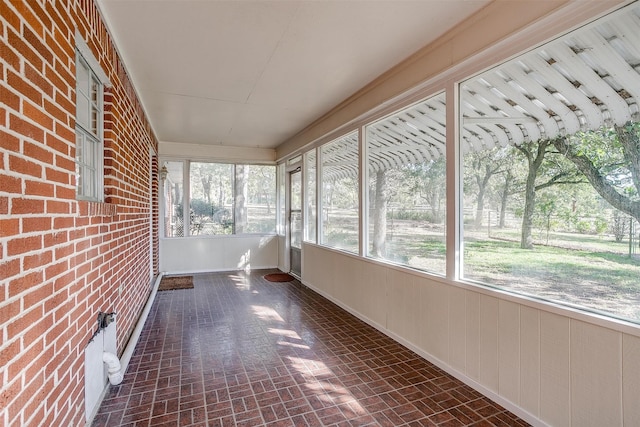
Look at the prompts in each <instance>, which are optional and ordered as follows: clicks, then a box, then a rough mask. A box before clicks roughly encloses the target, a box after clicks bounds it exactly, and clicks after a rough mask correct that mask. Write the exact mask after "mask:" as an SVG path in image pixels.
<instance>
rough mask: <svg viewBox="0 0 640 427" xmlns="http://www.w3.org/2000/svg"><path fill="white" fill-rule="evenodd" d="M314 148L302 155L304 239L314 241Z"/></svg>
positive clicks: (315, 181) (315, 219)
mask: <svg viewBox="0 0 640 427" xmlns="http://www.w3.org/2000/svg"><path fill="white" fill-rule="evenodd" d="M317 157H318V156H317V155H316V150H315V149H313V150H311V151H309V152H307V153H305V155H304V168H303V171H304V176H305V178H304V184H305V187H304V188H305V190H304V198H305V204H304V206H305V211H304V220H305V224H306V233H305V241H308V242H313V243H315V242H316V236H317V233H316V221H317V218H316V217H317V208H316V194H317V190H316V188H317V179H316V159H317Z"/></svg>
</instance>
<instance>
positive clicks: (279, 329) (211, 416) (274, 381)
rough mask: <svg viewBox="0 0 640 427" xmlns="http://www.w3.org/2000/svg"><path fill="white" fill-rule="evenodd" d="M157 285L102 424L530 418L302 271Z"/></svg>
mask: <svg viewBox="0 0 640 427" xmlns="http://www.w3.org/2000/svg"><path fill="white" fill-rule="evenodd" d="M269 272H273V271H266V270H262V271H253V272H251V273H245V272H231V273H209V274H198V275H195V276H194V289H184V290H173V291H162V292H158V294H157V297H156V300H155V302H154V304H153V306H152V308H151V312H150V314H149V318H148V319H147V322H146V324H145V326H144V329H143V332H142V335H141V337H140V340H139V342H138V345H137V347H136V351H135V353H134V355H133V357H132V359H131V362H130V364H129V368H128V371H127V373H126V374H125V377H124V381H123V382H122V384H121V385H119V386H111V387H110V389H109V391H108V393H107V395H106V397H105V399H104V401H103V402H102V405H101V406H100V410H99V412H98V414H97V416H96V417H95V419H94V422H93V426H94V427H98V426H109V427H116V426H154V427H156V426H405V425H406V426H436V425H437V426H467V425H473V426H526V425H528V424H527V423H525V422H524V421H522V420H521V419H519V418H517V417H516V416H515V415H513V414H511V413H510V412H508V411H506V410H505V409H504V408H502V407H501V406H499V405H498V404H496V403H494V402H492V401H491V400H489V399H488V398H486V397H484V396H482V395H481V394H480V393H478V392H476V391H475V390H473V389H471V388H469V387H468V386H466V385H465V384H463V383H462V382H460V381H459V380H457V379H455V378H453V377H452V376H450V375H448V374H446V373H445V372H444V371H442V370H441V369H439V368H437V367H436V366H434V365H432V364H431V363H429V362H427V361H426V360H424V359H423V358H421V357H420V356H418V355H417V354H416V353H414V352H412V351H410V350H408V349H407V348H405V347H403V346H402V345H400V344H398V343H396V342H395V341H393V340H392V339H390V338H388V337H387V336H386V335H384V334H382V333H380V332H379V331H377V330H376V329H374V328H372V327H370V326H369V325H367V324H366V323H364V322H362V321H361V320H359V319H357V318H356V317H354V316H352V315H350V314H349V313H347V312H346V311H344V310H342V309H341V308H339V307H338V306H336V305H335V304H333V303H331V302H330V301H328V300H326V299H325V298H323V297H321V296H319V295H318V294H316V293H314V292H313V291H311V290H309V289H307V288H305V287H304V286H302V285H301V284H300V283H299V282H290V283H271V282H267V281H266V280H265V279H263V275H264V274H266V273H269Z"/></svg>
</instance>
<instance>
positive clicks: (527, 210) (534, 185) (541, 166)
mask: <svg viewBox="0 0 640 427" xmlns="http://www.w3.org/2000/svg"><path fill="white" fill-rule="evenodd" d="M554 142H555V140H550V139H541V140H538V141H532V142H525V143H522V144H521V145H518V146H516V149H517V150H518V151H519V152H520V153H521V154H522V155H523V156H524V158H525V159H526V161H527V166H528V169H527V178H526V181H525V190H524V196H525V202H524V211H523V214H522V231H521V236H520V247H521V248H522V249H533V238H532V236H531V232H532V229H533V215H534V209H535V203H536V191H538V190H541V189H543V188H547V187H551V186H553V185H559V184H576V183H580V182H583V180H582V179H581V178H580V177H579V176H578V173H577V171H576V170H575V168H570V167H568V164H567V162H566V161H565V162H563V161H562V157H561V156H557V151H554V149H553V148H554ZM545 160H546V161H545ZM539 177H542V178H544V182H542V183H539V181H538V178H539Z"/></svg>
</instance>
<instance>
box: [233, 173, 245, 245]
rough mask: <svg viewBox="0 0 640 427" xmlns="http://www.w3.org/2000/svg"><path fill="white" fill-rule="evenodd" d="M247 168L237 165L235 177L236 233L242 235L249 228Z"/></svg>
mask: <svg viewBox="0 0 640 427" xmlns="http://www.w3.org/2000/svg"><path fill="white" fill-rule="evenodd" d="M247 168H248V166H245V165H236V175H235V209H234V212H235V218H234V219H235V232H236V234H242V233H244V232H245V228H246V227H247V191H248V180H247Z"/></svg>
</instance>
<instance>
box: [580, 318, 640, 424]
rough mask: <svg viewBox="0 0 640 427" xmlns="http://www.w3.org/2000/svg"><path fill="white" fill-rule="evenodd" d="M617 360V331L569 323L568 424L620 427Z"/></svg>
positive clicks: (619, 351)
mask: <svg viewBox="0 0 640 427" xmlns="http://www.w3.org/2000/svg"><path fill="white" fill-rule="evenodd" d="M621 361H622V334H621V333H620V332H616V331H612V330H611V329H606V328H602V327H600V326H596V325H591V324H588V323H585V322H580V321H578V320H572V321H571V423H572V425H574V426H618V425H622V394H621V393H622V375H621V374H622V365H621ZM637 403H640V402H636V404H637ZM636 422H640V420H636Z"/></svg>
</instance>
